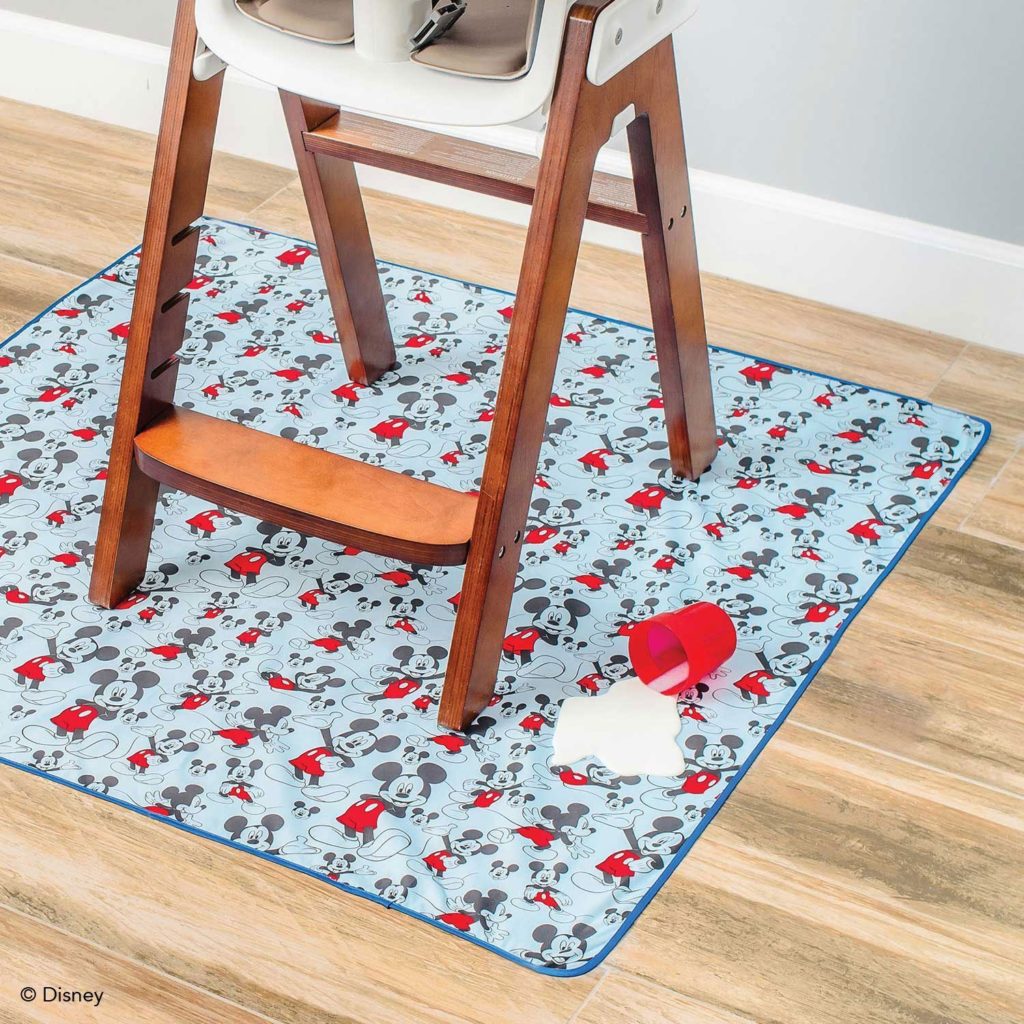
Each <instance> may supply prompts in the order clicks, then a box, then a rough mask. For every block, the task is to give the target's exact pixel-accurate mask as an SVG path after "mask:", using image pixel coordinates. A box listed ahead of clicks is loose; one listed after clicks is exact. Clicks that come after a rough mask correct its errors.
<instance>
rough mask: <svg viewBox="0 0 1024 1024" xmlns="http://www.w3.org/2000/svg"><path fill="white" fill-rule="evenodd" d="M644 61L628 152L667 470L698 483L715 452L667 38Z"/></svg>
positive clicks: (697, 277)
mask: <svg viewBox="0 0 1024 1024" xmlns="http://www.w3.org/2000/svg"><path fill="white" fill-rule="evenodd" d="M644 61H645V63H646V64H648V65H649V68H648V72H649V76H650V77H646V76H645V80H646V81H647V83H648V87H647V90H646V91H647V93H648V94H647V95H646V96H644V97H642V99H641V101H640V102H638V103H637V104H636V106H637V110H638V112H639V113H640V116H639V117H638V118H637V119H636V120H635V121H634V122H633V123H632V124H631V125H630V126H629V151H630V155H631V157H632V163H633V180H634V186H635V189H636V199H637V206H638V208H639V210H640V212H641V213H644V214H646V216H647V220H648V230H647V231H646V232H645V233H644V235H643V251H644V263H645V266H646V270H647V285H648V290H649V292H650V297H651V314H652V317H653V322H654V337H655V343H656V347H657V351H658V371H659V376H660V379H661V389H662V392H663V395H664V400H665V420H666V425H667V427H668V443H669V454H670V456H671V459H672V469H673V470H674V471H675V473H677V474H678V475H679V476H685V477H687V478H688V479H690V480H696V479H697V478H698V477H699V476H700V475H701V473H703V472H704V470H706V469H707V468H708V466H710V465H711V462H712V460H713V459H714V457H715V452H716V451H717V446H716V428H715V409H714V401H713V398H712V393H711V371H710V367H709V365H708V350H707V334H706V330H705V326H704V303H703V300H702V298H701V291H700V274H699V273H698V268H697V246H696V240H695V238H694V231H693V214H692V210H691V208H690V184H689V175H688V173H687V167H686V150H685V147H684V143H683V122H682V116H681V113H680V109H679V90H678V87H677V84H676V82H677V79H676V70H675V55H674V53H673V49H672V41H671V39H666V40H665V41H664V42H662V43H660V44H659V45H658V46H657V47H656V48H655V49H654V50H652V51H651V53H650V54H648V56H647V57H646V58H644Z"/></svg>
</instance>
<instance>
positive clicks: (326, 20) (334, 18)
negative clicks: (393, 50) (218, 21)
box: [235, 0, 387, 43]
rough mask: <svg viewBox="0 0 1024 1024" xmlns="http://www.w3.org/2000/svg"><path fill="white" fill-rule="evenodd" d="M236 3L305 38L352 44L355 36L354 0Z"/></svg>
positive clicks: (248, 0)
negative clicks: (353, 20) (353, 21)
mask: <svg viewBox="0 0 1024 1024" xmlns="http://www.w3.org/2000/svg"><path fill="white" fill-rule="evenodd" d="M382 2H385V3H386V2H387V0H382ZM235 6H236V7H237V8H238V9H239V10H240V11H241V12H242V13H243V14H245V15H247V16H248V17H250V18H252V19H254V20H255V21H260V22H262V23H263V24H264V25H267V26H268V27H270V28H276V29H279V30H280V31H282V32H287V33H288V34H289V35H293V36H300V37H302V38H303V39H314V40H316V41H317V42H321V43H351V42H352V39H353V38H354V32H353V27H352V0H235Z"/></svg>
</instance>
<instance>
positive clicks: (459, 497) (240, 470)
mask: <svg viewBox="0 0 1024 1024" xmlns="http://www.w3.org/2000/svg"><path fill="white" fill-rule="evenodd" d="M135 460H136V462H137V463H138V465H139V468H140V469H141V470H142V471H143V472H144V473H145V474H146V475H147V476H149V477H152V478H153V479H154V480H158V481H160V483H162V484H167V486H169V487H176V488H179V489H180V490H183V491H186V492H187V493H188V494H194V495H196V496H197V497H200V498H205V499H206V500H207V501H213V502H216V503H217V504H219V505H223V506H225V507H226V508H230V509H232V510H234V511H235V512H242V513H244V514H245V515H250V516H256V517H257V518H259V519H267V520H269V521H270V522H273V523H278V524H280V525H281V526H287V527H289V528H290V529H293V530H298V531H300V532H301V533H308V534H312V535H313V536H315V537H322V538H323V539H324V540H327V541H331V542H333V543H336V544H350V545H352V546H354V547H358V548H360V549H361V550H364V551H372V552H374V553H375V554H379V555H390V556H392V557H394V558H400V559H402V560H403V561H406V562H414V563H416V564H418V565H461V564H463V563H464V562H465V561H466V556H467V553H468V551H469V539H470V537H471V536H472V533H473V519H474V517H475V515H476V505H477V499H476V496H475V495H473V494H463V493H461V492H459V491H453V490H450V489H449V488H447V487H440V486H438V485H437V484H432V483H428V482H427V481H425V480H417V479H415V478H414V477H411V476H405V475H404V474H402V473H395V472H392V471H390V470H387V469H382V468H381V467H379V466H368V465H367V464H366V463H364V462H358V461H357V460H355V459H349V458H346V457H345V456H343V455H334V454H332V453H331V452H325V451H322V450H320V449H319V448H311V447H310V446H308V445H303V444H299V443H298V442H296V441H289V440H288V439H287V438H284V437H278V436H276V435H274V434H265V433H262V432H260V431H257V430H253V429H252V428H251V427H243V426H240V425H239V424H237V423H233V422H231V421H230V420H221V419H216V418H215V417H213V416H207V415H205V414H204V413H201V412H193V411H192V410H190V409H181V408H178V407H172V408H171V409H170V410H169V411H168V412H167V413H166V414H164V415H163V416H161V417H159V418H158V419H157V420H156V421H155V422H154V423H153V424H152V425H151V426H149V427H147V428H146V429H145V430H143V431H142V433H140V434H139V435H138V436H137V437H136V438H135Z"/></svg>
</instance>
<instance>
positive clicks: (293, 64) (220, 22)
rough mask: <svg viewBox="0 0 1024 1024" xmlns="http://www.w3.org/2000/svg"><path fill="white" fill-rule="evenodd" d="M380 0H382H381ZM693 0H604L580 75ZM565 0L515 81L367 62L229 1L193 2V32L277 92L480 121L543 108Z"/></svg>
mask: <svg viewBox="0 0 1024 1024" xmlns="http://www.w3.org/2000/svg"><path fill="white" fill-rule="evenodd" d="M381 2H385V0H381ZM697 3H698V0H660V3H659V0H613V2H612V3H611V4H609V5H608V7H607V8H606V9H605V10H604V11H602V12H601V15H600V17H599V19H598V31H597V33H596V35H595V46H594V48H593V50H592V53H591V67H590V68H589V76H590V77H591V79H592V80H593V81H595V82H600V81H601V80H602V79H603V80H607V78H608V77H610V74H611V73H614V71H613V69H615V68H617V67H618V66H619V65H621V66H625V65H626V64H628V63H629V61H630V59H632V57H633V56H636V55H638V54H641V53H643V52H645V51H646V50H647V49H649V48H650V46H651V45H653V43H655V42H657V41H658V40H659V39H663V38H665V36H667V35H670V34H671V33H672V32H673V31H675V29H677V28H678V27H679V26H680V25H681V24H682V23H683V22H684V21H686V20H687V19H688V18H689V17H690V16H691V15H692V14H693V12H694V11H695V10H696V7H697ZM572 4H573V0H545V2H544V6H543V9H542V11H541V20H540V26H539V29H538V36H537V45H536V49H535V52H534V56H533V63H532V64H531V66H530V68H529V70H528V71H527V72H526V74H525V75H523V76H522V77H521V78H516V79H511V80H488V79H480V78H464V77H461V76H457V75H451V74H446V73H445V72H443V71H438V70H435V69H433V68H429V67H425V66H423V65H420V64H415V63H413V62H412V61H402V62H398V63H393V64H392V63H387V64H382V63H379V62H376V61H370V60H366V59H364V58H363V57H361V56H360V55H359V54H358V53H357V52H356V50H355V47H354V46H332V45H328V44H324V43H318V42H314V41H311V40H307V39H301V38H299V37H297V36H290V35H286V34H285V33H283V32H275V31H273V30H271V29H268V28H266V27H265V26H263V25H260V24H259V23H257V22H255V21H253V20H252V19H250V18H247V17H245V16H244V15H243V14H241V13H240V12H239V11H238V9H237V8H236V7H235V4H234V0H196V26H197V28H198V31H199V37H200V39H201V40H202V41H203V43H204V44H205V45H206V47H207V48H208V49H209V50H210V51H212V52H213V53H214V54H216V56H217V57H218V58H220V60H222V61H223V62H224V63H225V64H227V65H228V66H229V67H233V68H237V69H238V70H239V71H243V72H244V73H245V74H247V75H250V76H252V77H253V78H256V79H259V80H260V81H263V82H267V83H269V84H270V85H273V86H275V87H277V88H279V89H284V90H285V91H286V92H290V93H295V94H296V95H299V96H305V97H307V98H309V99H315V100H321V101H324V102H328V103H332V104H335V105H337V106H339V107H342V108H343V109H345V110H351V111H357V112H359V113H364V114H371V115H373V116H376V117H383V118H388V119H397V120H402V121H417V122H424V123H427V124H447V125H452V126H456V127H459V126H461V127H484V126H489V125H502V124H510V123H512V122H515V121H519V120H521V119H523V118H525V117H528V116H529V115H530V114H533V113H535V112H536V111H538V110H540V109H542V108H543V107H544V106H545V105H546V104H547V102H548V100H549V99H550V97H551V94H552V91H553V89H554V85H555V79H556V77H557V74H558V63H559V58H560V55H561V50H562V39H563V36H564V34H565V25H566V20H567V17H568V13H569V9H570V8H571V6H572Z"/></svg>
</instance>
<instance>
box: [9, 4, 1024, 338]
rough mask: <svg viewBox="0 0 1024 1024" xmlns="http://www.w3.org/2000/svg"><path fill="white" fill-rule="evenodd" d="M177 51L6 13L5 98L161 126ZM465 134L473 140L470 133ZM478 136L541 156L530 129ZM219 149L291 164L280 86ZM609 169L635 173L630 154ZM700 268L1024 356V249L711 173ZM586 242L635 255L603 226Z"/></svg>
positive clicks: (241, 109)
mask: <svg viewBox="0 0 1024 1024" xmlns="http://www.w3.org/2000/svg"><path fill="white" fill-rule="evenodd" d="M166 61H167V50H166V49H165V48H164V47H161V46H157V45H154V44H151V43H144V42H139V41H137V40H134V39H128V38H125V37H123V36H117V35H109V34H106V33H102V32H95V31H91V30H87V29H78V28H74V27H71V26H68V25H64V24H62V23H59V22H54V21H50V20H47V19H42V18H35V17H31V16H28V15H21V14H15V13H13V12H9V11H3V10H0V95H2V96H7V97H10V98H12V99H16V100H21V101H24V102H27V103H35V104H38V105H41V106H45V107H52V108H54V109H57V110H62V111H66V112H68V113H73V114H79V115H82V116H85V117H91V118H96V119H98V120H101V121H106V122H109V123H112V124H119V125H123V126H125V127H129V128H137V129H142V130H145V131H155V130H156V127H157V124H158V120H159V113H160V103H161V96H162V92H163V82H164V74H165V67H166ZM460 134H466V133H464V132H460ZM471 137H474V138H477V139H482V140H486V141H489V142H492V143H494V144H497V145H504V146H507V147H508V148H510V149H517V150H525V151H533V150H535V149H536V147H537V144H538V139H537V134H536V133H535V132H532V131H529V130H527V129H524V128H499V129H484V130H481V131H480V132H473V133H471ZM217 144H218V146H219V147H220V148H221V149H224V150H227V151H228V152H231V153H236V154H238V155H241V156H248V157H252V158H255V159H258V160H266V161H269V162H271V163H276V164H280V165H283V166H289V167H290V166H292V154H291V149H290V146H289V143H288V140H287V137H286V135H285V132H284V125H283V121H282V118H281V114H280V109H279V105H278V101H277V97H276V95H275V93H274V91H273V90H272V89H270V88H269V87H267V86H265V85H263V84H261V83H259V82H256V81H254V80H253V79H250V78H246V77H244V76H242V75H239V74H236V73H234V72H231V73H229V76H228V81H227V85H226V89H225V105H224V112H223V116H222V118H221V128H220V131H219V133H218V140H217ZM599 165H600V166H603V167H604V169H606V170H609V171H614V172H617V173H621V174H628V173H629V161H628V158H627V156H626V154H625V153H623V152H621V151H619V150H616V149H608V150H606V151H605V152H604V154H603V155H602V158H601V161H600V164H599ZM360 176H361V178H362V180H363V181H364V183H365V184H366V185H368V186H370V187H373V188H378V189H382V190H385V191H389V192H393V193H396V194H399V195H407V196H415V198H417V199H421V200H424V201H427V202H434V203H438V204H440V205H446V206H451V207H455V208H458V209H461V210H468V211H471V212H474V213H480V214H483V215H485V216H490V217H495V218H499V219H501V220H507V221H512V222H516V223H525V219H526V215H527V211H526V209H525V208H524V207H521V206H517V205H515V204H513V203H508V202H504V201H502V200H497V199H491V198H489V197H486V196H478V195H475V194H472V193H467V192H462V191H458V192H457V191H456V190H454V189H450V188H447V187H445V186H440V185H435V184H433V183H429V182H423V181H413V180H411V179H408V178H405V177H402V176H400V175H394V174H390V173H388V172H385V171H377V170H375V169H373V168H362V169H361V175H360ZM691 184H692V188H693V206H694V217H695V221H696V226H697V234H698V240H699V243H698V244H699V249H700V260H701V267H702V269H704V270H706V271H709V272H710V273H713V274H719V275H721V276H723V277H730V278H735V279H737V280H740V281H747V282H750V283H751V284H756V285H761V286H763V287H766V288H773V289H776V290H778V291H782V292H788V293H790V294H793V295H799V296H802V297H805V298H809V299H815V300H817V301H820V302H826V303H830V304H831V305H835V306H839V307H841V308H844V309H850V310H853V311H855V312H858V313H866V314H869V315H872V316H878V317H883V318H885V319H889V320H895V321H897V322H899V323H904V324H909V325H911V326H914V327H919V328H923V329H925V330H930V331H935V332H938V333H941V334H948V335H952V336H954V337H958V338H963V339H966V340H969V341H975V342H979V343H981V344H984V345H990V346H993V347H995V348H1000V349H1003V350H1006V351H1009V352H1015V353H1018V354H1022V355H1024V246H1016V245H1011V244H1008V243H1006V242H1001V241H996V240H993V239H989V238H982V237H979V236H976V235H969V234H965V233H963V232H959V231H952V230H949V229H947V228H941V227H936V226H934V225H930V224H923V223H921V222H918V221H913V220H907V219H904V218H901V217H893V216H890V215H888V214H882V213H876V212H874V211H871V210H865V209H861V208H859V207H854V206H846V205H844V204H842V203H835V202H830V201H828V200H824V199H818V198H815V197H813V196H808V195H803V194H800V193H795V192H788V191H785V190H783V189H777V188H771V187H769V186H766V185H759V184H756V183H754V182H750V181H742V180H739V179H736V178H729V177H726V176H724V175H720V174H712V173H709V172H707V171H699V170H694V171H693V172H692V182H691ZM587 237H588V238H590V239H591V240H593V241H597V242H601V243H604V244H606V245H612V246H615V247H617V248H623V249H628V250H631V251H637V250H638V248H639V246H638V239H637V237H636V236H635V235H632V234H630V233H628V232H624V231H619V230H617V229H615V228H609V227H605V226H603V225H588V231H587Z"/></svg>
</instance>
